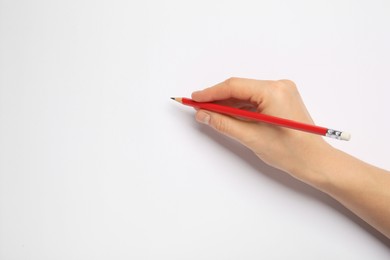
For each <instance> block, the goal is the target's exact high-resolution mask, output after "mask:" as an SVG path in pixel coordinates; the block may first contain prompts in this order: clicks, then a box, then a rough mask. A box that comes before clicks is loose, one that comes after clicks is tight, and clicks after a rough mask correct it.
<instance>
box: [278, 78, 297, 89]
mask: <svg viewBox="0 0 390 260" xmlns="http://www.w3.org/2000/svg"><path fill="white" fill-rule="evenodd" d="M277 83H278V84H280V85H281V86H283V87H284V88H290V89H292V90H296V89H297V85H296V84H295V83H294V81H292V80H289V79H282V80H278V81H277Z"/></svg>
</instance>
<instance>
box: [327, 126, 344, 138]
mask: <svg viewBox="0 0 390 260" xmlns="http://www.w3.org/2000/svg"><path fill="white" fill-rule="evenodd" d="M341 133H342V132H341V131H337V130H333V129H328V132H327V133H326V136H327V137H330V138H334V139H338V140H341Z"/></svg>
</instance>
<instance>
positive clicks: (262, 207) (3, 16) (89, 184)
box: [0, 0, 390, 259]
mask: <svg viewBox="0 0 390 260" xmlns="http://www.w3.org/2000/svg"><path fill="white" fill-rule="evenodd" d="M389 26H390V2H389V1H387V0H383V1H379V0H377V1H374V0H370V1H340V0H337V1H336V0H333V1H330V0H327V1H309V0H308V1H303V0H301V1H282V0H272V1H261V0H256V1H227V0H224V1H222V0H221V1H211V0H208V1H205V0H202V1H200V0H197V1H179V0H173V1H157V0H156V1H116V0H110V1H96V0H90V1H88V0H77V1H76V0H71V1H50V0H47V1H41V0H36V1H27V0H26V1H18V0H0V259H389V256H390V242H389V240H387V239H386V238H384V236H382V235H381V234H380V233H378V232H377V231H375V230H374V229H372V228H371V227H369V226H368V225H367V224H365V223H364V222H363V221H361V220H359V218H357V217H356V216H354V215H353V214H352V213H350V212H349V211H348V210H346V209H344V208H343V207H342V206H341V205H340V204H338V203H337V202H335V201H334V200H332V199H331V198H329V197H328V196H326V195H324V194H322V193H320V192H318V191H316V190H314V189H313V188H310V187H309V186H306V185H305V184H302V183H300V182H298V181H296V180H294V179H292V178H291V177H289V176H288V175H286V174H284V173H282V172H280V171H277V170H274V169H272V168H270V167H268V166H266V165H264V164H263V163H262V162H260V161H259V160H258V159H257V158H256V157H255V156H254V155H253V154H252V153H251V152H250V151H248V150H247V149H245V148H243V147H241V146H240V145H238V144H237V143H235V142H233V141H231V140H228V139H227V138H224V137H222V136H220V135H218V134H216V133H215V132H214V131H212V130H210V129H208V128H207V127H205V126H201V125H198V124H197V123H196V122H195V121H194V118H193V115H194V112H193V110H192V109H190V108H188V107H184V106H181V105H179V104H177V103H174V102H173V101H172V100H170V99H169V97H170V96H189V95H190V94H191V92H192V91H194V90H198V89H202V88H204V87H208V86H211V85H214V84H216V83H218V82H220V81H223V80H225V79H226V78H228V77H231V76H237V77H248V78H258V79H283V78H287V79H291V80H293V81H295V82H296V84H297V85H298V87H299V89H300V92H301V94H302V96H303V99H304V100H305V103H306V105H307V107H308V109H309V111H310V112H311V114H312V116H313V118H314V119H315V121H316V123H317V124H318V125H323V126H327V127H333V128H336V129H340V130H346V131H349V132H351V133H352V140H351V141H350V142H341V141H336V140H335V141H332V140H328V141H329V142H331V143H332V144H333V145H334V146H336V147H338V148H339V149H342V150H344V151H346V152H349V153H351V154H353V155H355V156H357V157H359V158H361V159H362V160H365V161H367V162H369V163H372V164H375V165H377V166H379V167H382V168H386V169H390V160H389V150H388V149H389V144H390V137H389V134H388V133H389V132H390V123H389V117H388V111H389V104H388V99H389V94H390V90H389V87H390V83H389V75H390V47H389V46H390V29H389ZM281 159H283V158H281ZM389 188H390V187H389Z"/></svg>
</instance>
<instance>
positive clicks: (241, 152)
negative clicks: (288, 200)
mask: <svg viewBox="0 0 390 260" xmlns="http://www.w3.org/2000/svg"><path fill="white" fill-rule="evenodd" d="M197 128H198V130H199V131H200V132H201V133H202V134H204V135H206V136H208V137H209V138H210V139H211V140H213V141H214V142H216V143H217V144H218V145H220V146H222V147H224V148H226V150H229V151H231V152H232V153H233V154H235V155H236V156H238V157H240V158H241V159H243V160H244V161H245V162H247V163H248V164H249V165H250V166H251V167H252V168H254V169H256V171H257V172H261V173H263V174H264V176H266V177H267V178H269V179H272V180H273V181H275V182H277V183H279V184H281V185H283V186H285V187H287V188H289V189H291V190H294V191H295V192H298V193H300V194H302V195H304V196H309V197H311V198H313V199H315V200H317V201H319V202H321V203H323V204H325V205H327V206H328V207H330V208H332V209H333V210H335V211H336V212H338V213H340V214H342V215H343V216H344V217H346V218H348V219H349V220H351V221H352V222H353V223H355V224H356V225H358V226H359V227H360V228H362V229H364V230H365V231H366V232H367V233H369V234H370V235H371V236H372V237H374V238H375V239H377V240H379V241H380V242H381V243H382V244H384V245H386V246H387V247H390V239H388V238H386V237H385V236H384V235H383V234H382V233H380V232H379V231H377V230H376V229H374V228H373V227H371V226H370V225H369V224H367V223H366V222H365V221H364V220H362V219H360V218H359V217H358V216H356V215H355V214H354V213H352V212H351V211H350V210H348V209H347V208H345V207H344V206H343V205H342V204H340V203H339V202H338V201H336V200H334V199H333V198H331V197H330V196H328V195H327V194H325V193H323V192H321V191H318V190H316V189H314V188H312V187H311V186H309V185H307V184H305V183H303V182H301V181H298V180H296V179H294V178H293V177H291V176H289V175H288V174H286V173H285V172H283V171H281V170H278V169H275V168H273V167H271V166H269V165H267V164H266V163H264V162H263V161H261V160H260V159H259V158H258V157H257V156H256V155H255V154H254V153H253V152H252V151H250V150H249V149H247V148H246V147H244V146H243V145H241V144H240V143H238V142H236V141H234V140H232V139H229V138H227V137H225V136H223V135H221V134H219V133H218V132H216V131H215V130H214V129H211V128H210V127H208V126H205V125H201V124H198V127H197Z"/></svg>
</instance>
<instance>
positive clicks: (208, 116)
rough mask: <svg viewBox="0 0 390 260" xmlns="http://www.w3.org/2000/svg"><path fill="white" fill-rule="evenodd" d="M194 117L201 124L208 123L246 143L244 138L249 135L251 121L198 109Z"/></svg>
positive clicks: (222, 132)
mask: <svg viewBox="0 0 390 260" xmlns="http://www.w3.org/2000/svg"><path fill="white" fill-rule="evenodd" d="M195 119H196V120H197V121H198V122H199V123H202V124H205V125H209V126H211V127H212V128H214V129H215V130H217V131H218V132H220V133H221V134H224V135H227V136H229V137H231V138H233V139H236V140H238V141H239V142H241V143H243V144H246V141H247V140H246V139H248V137H249V136H251V134H252V133H251V132H252V131H253V129H252V127H249V125H248V124H252V123H251V122H246V121H242V120H239V119H236V118H233V117H230V116H226V115H222V114H219V113H214V112H210V111H205V110H198V111H197V113H196V116H195Z"/></svg>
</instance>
